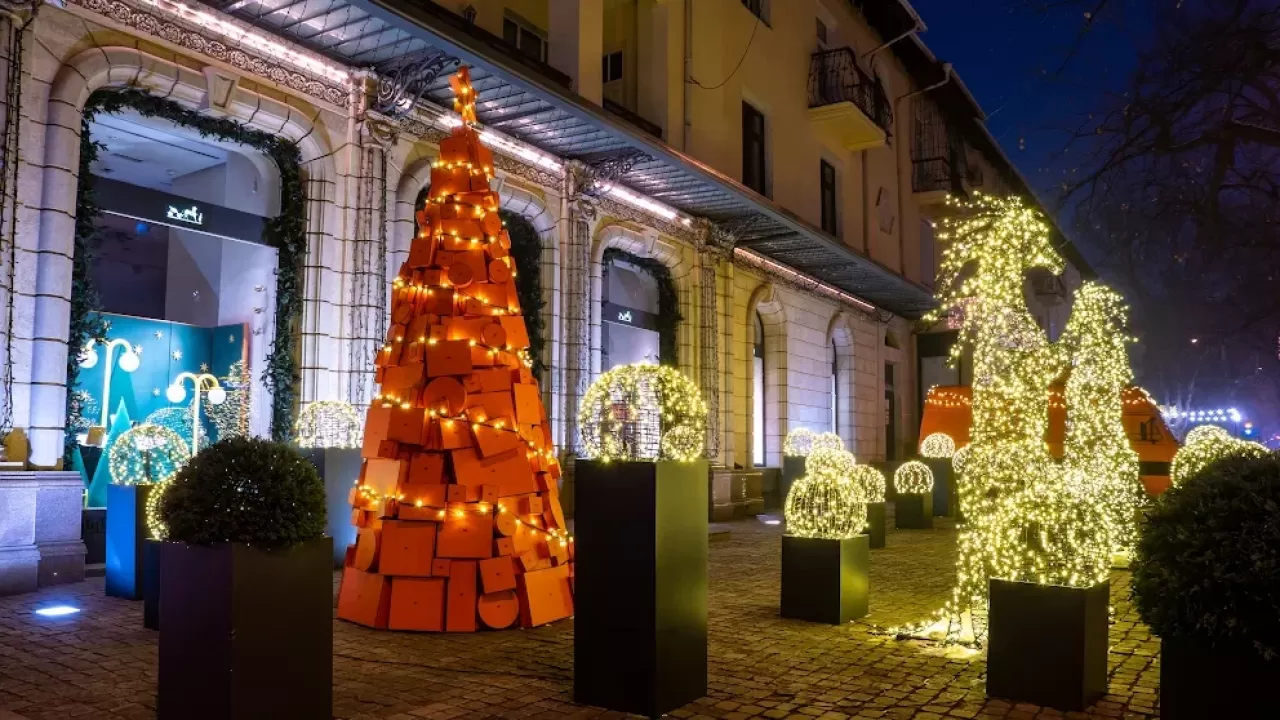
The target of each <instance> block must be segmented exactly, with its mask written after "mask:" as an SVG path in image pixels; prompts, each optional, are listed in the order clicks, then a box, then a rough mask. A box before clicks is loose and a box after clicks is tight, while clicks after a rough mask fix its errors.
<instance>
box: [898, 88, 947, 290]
mask: <svg viewBox="0 0 1280 720" xmlns="http://www.w3.org/2000/svg"><path fill="white" fill-rule="evenodd" d="M951 77H952V69H951V63H942V79H941V80H939V81H938V82H936V83H934V84H932V85H930V86H929V87H925V88H920V89H919V90H914V91H912V92H909V93H907V94H906V95H902V96H899V97H898V99H896V100H894V101H893V116H894V117H895V118H896V117H898V108H899V107H900V106H901V103H902V101H903V100H908V99H910V98H913V97H915V96H917V95H923V94H925V93H927V92H930V91H932V90H937V89H938V88H940V87H942V86H943V85H946V84H947V83H949V82H951ZM907 159H908V160H910V159H911V151H910V148H908V149H907ZM905 195H906V193H905V192H902V188H901V184H899V188H898V221H899V225H898V273H899V274H901V275H906V274H907V253H906V250H907V243H906V232H904V229H903V227H902V225H901V221H902V211H903V209H904V208H905V207H906V203H905V200H904V196H905Z"/></svg>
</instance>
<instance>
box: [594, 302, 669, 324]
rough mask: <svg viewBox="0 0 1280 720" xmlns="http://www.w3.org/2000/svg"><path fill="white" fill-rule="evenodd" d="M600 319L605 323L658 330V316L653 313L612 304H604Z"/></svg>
mask: <svg viewBox="0 0 1280 720" xmlns="http://www.w3.org/2000/svg"><path fill="white" fill-rule="evenodd" d="M600 319H602V320H604V321H605V322H610V323H617V324H619V325H630V326H631V327H638V328H644V329H645V330H657V329H658V316H657V315H654V314H653V313H649V312H645V311H644V310H637V309H635V308H629V307H624V306H622V305H615V304H613V303H611V302H605V303H603V307H601V312H600Z"/></svg>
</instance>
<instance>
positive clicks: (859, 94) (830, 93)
mask: <svg viewBox="0 0 1280 720" xmlns="http://www.w3.org/2000/svg"><path fill="white" fill-rule="evenodd" d="M809 117H810V118H812V119H813V120H814V122H815V123H817V124H819V125H821V126H824V127H825V128H826V129H828V130H829V131H831V132H834V133H835V134H836V135H837V137H838V138H839V139H840V140H841V142H843V143H844V145H845V146H846V147H848V148H849V149H850V150H862V149H866V148H870V147H879V146H881V145H884V144H885V141H886V140H887V139H888V136H889V132H890V130H891V128H892V126H893V108H892V107H891V106H890V105H889V99H888V97H886V96H885V93H884V88H883V87H881V85H880V83H878V82H876V81H875V80H874V79H872V78H871V77H870V76H869V75H867V74H866V73H865V72H863V71H862V68H860V67H858V61H857V57H856V56H855V55H854V54H853V51H852V50H850V49H849V48H840V49H838V50H827V51H824V52H819V53H814V54H813V55H812V57H810V59H809Z"/></svg>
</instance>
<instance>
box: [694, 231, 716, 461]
mask: <svg viewBox="0 0 1280 720" xmlns="http://www.w3.org/2000/svg"><path fill="white" fill-rule="evenodd" d="M694 247H695V249H696V250H697V257H698V266H697V267H698V381H699V384H700V385H701V386H702V398H703V401H704V402H706V404H707V447H706V450H705V451H704V453H705V455H706V457H707V458H708V459H710V460H712V461H715V460H718V459H719V457H720V333H719V332H718V328H717V327H716V321H717V318H718V317H719V312H718V311H717V300H718V297H717V295H718V293H717V290H718V283H717V273H716V268H717V266H718V265H719V264H720V256H721V251H720V249H719V247H718V246H717V245H716V243H714V242H713V227H712V225H711V223H710V222H709V221H707V220H703V219H701V218H700V219H698V220H697V221H695V224H694Z"/></svg>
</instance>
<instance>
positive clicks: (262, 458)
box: [160, 437, 325, 550]
mask: <svg viewBox="0 0 1280 720" xmlns="http://www.w3.org/2000/svg"><path fill="white" fill-rule="evenodd" d="M324 505H325V502H324V483H323V482H322V481H321V480H320V476H319V475H318V474H317V473H316V470H315V467H314V466H313V465H312V464H311V463H309V462H307V460H306V459H305V458H303V457H302V456H301V455H299V454H298V452H297V451H296V450H294V449H293V448H292V447H290V446H288V445H285V444H283V443H277V442H272V441H269V440H262V439H259V438H248V437H237V438H231V439H228V440H224V441H222V442H219V443H217V444H216V445H215V446H213V447H211V448H208V449H206V450H205V451H203V452H201V453H200V454H198V455H196V456H195V458H193V459H192V460H191V461H190V462H188V463H187V464H186V466H184V467H183V468H182V470H181V471H179V472H178V474H177V476H176V477H175V478H174V480H173V482H172V483H171V484H170V486H169V488H168V490H167V491H166V492H165V494H164V499H163V500H162V501H161V503H160V517H161V520H162V521H163V522H164V523H165V525H167V526H168V528H169V539H170V540H175V541H178V542H185V543H189V544H191V545H210V544H212V543H217V542H242V543H248V544H250V545H253V546H254V547H257V548H262V549H264V550H270V549H274V548H282V547H288V546H290V545H295V544H297V543H300V542H303V541H306V540H313V539H315V538H318V537H320V536H321V535H323V534H324V524H325V506H324Z"/></svg>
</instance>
